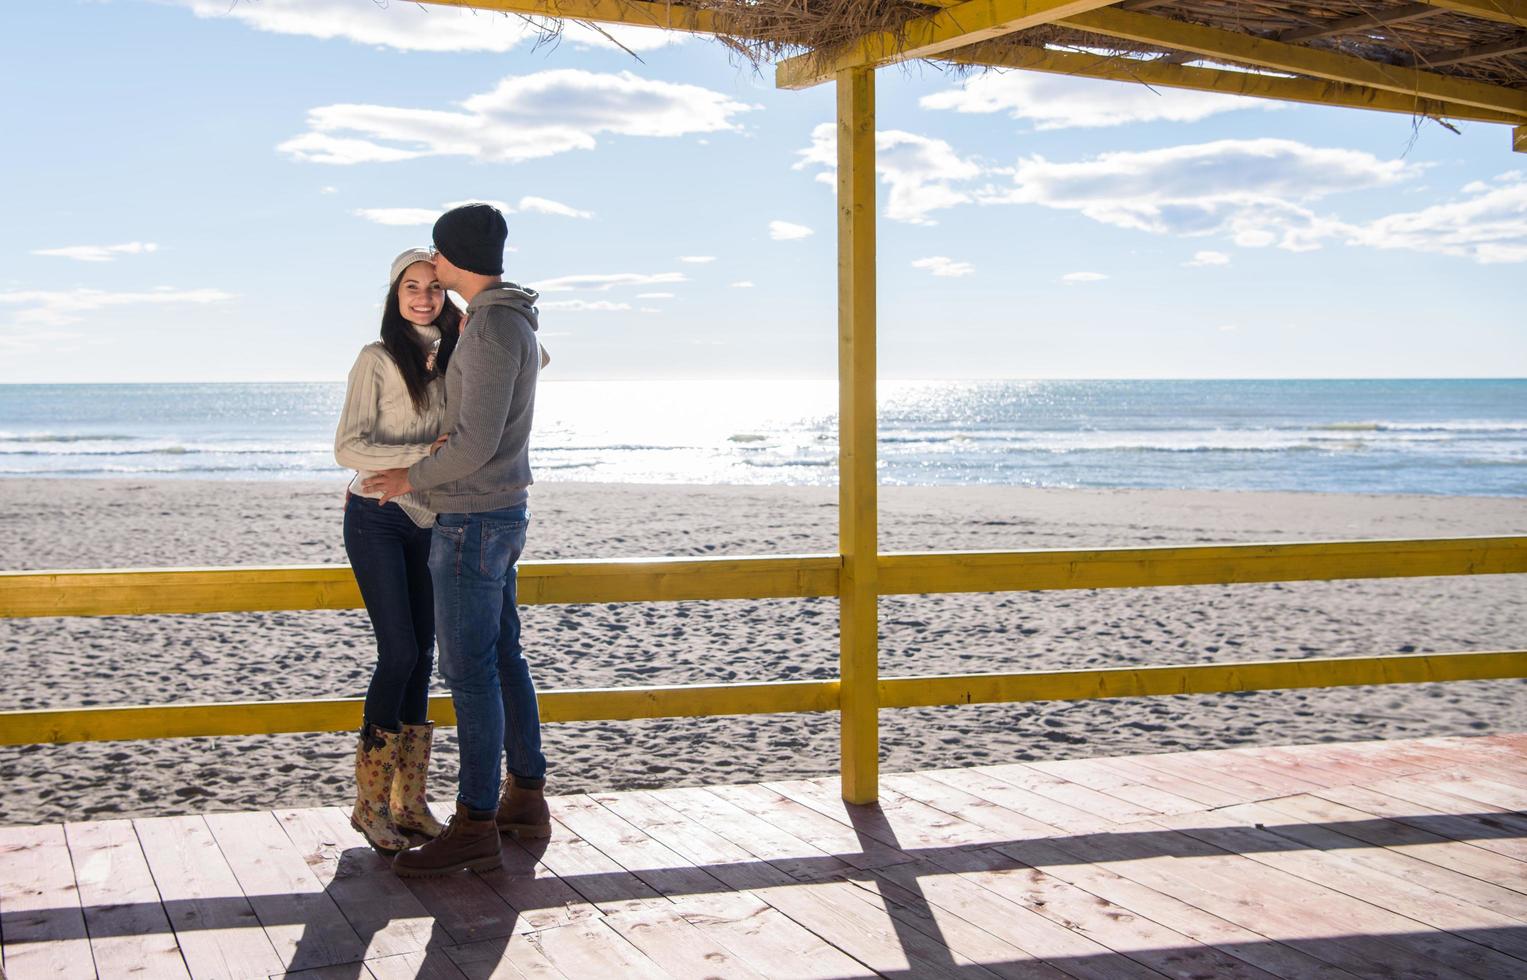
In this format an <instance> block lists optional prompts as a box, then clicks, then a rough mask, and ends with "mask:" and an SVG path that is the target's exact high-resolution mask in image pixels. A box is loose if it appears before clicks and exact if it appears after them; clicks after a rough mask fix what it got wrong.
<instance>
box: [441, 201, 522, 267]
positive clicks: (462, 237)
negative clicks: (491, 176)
mask: <svg viewBox="0 0 1527 980" xmlns="http://www.w3.org/2000/svg"><path fill="white" fill-rule="evenodd" d="M433 234H434V239H435V249H436V250H437V251H439V253H440V254H441V255H444V256H445V257H446V258H447V259H449V260H450V262H451V265H454V266H455V267H456V268H458V269H462V270H464V271H466V272H475V273H477V274H478V275H480V276H501V275H503V274H504V239H506V238H508V237H509V226H508V225H506V224H504V216H503V215H502V214H501V213H499V210H498V208H496V207H494V206H493V205H491V204H463V205H462V206H461V207H459V208H452V209H451V210H449V211H447V212H446V213H445V214H442V215H441V216H440V218H439V219H438V220H437V221H436V222H435V230H434V233H433Z"/></svg>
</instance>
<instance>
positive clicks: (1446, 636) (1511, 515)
mask: <svg viewBox="0 0 1527 980" xmlns="http://www.w3.org/2000/svg"><path fill="white" fill-rule="evenodd" d="M341 487H342V481H335V482H333V483H295V482H261V483H254V482H243V483H240V482H194V481H181V480H174V481H159V482H153V481H138V480H110V481H88V480H43V479H10V480H4V481H0V522H3V532H4V540H5V556H4V561H3V567H4V568H6V569H10V570H18V569H39V568H92V567H144V566H167V565H236V564H271V563H307V562H343V561H344V560H345V557H344V552H343V549H342V546H341V542H340V503H341ZM532 510H533V512H534V518H533V524H532V528H531V533H530V542H529V547H528V549H527V552H526V558H528V559H552V558H588V557H603V558H608V557H621V556H650V555H664V554H667V555H750V554H791V553H804V552H830V551H833V550H835V542H836V514H837V510H836V492H835V490H833V489H832V488H808V487H728V486H710V487H688V486H633V485H598V484H577V483H562V484H542V485H539V486H537V487H536V489H535V491H534V494H533V498H532ZM881 515H882V516H881V544H882V548H883V549H884V550H914V549H962V548H1035V547H1084V546H1108V545H1156V544H1160V545H1166V544H1195V543H1211V542H1235V541H1297V540H1315V539H1333V538H1380V537H1406V536H1451V535H1471V534H1522V533H1527V500H1522V499H1509V498H1462V497H1422V496H1370V495H1355V494H1354V495H1322V494H1270V493H1267V494H1264V493H1231V492H1181V491H1139V490H1112V491H1075V490H1030V489H1017V488H1009V487H960V488H947V487H945V488H931V487H930V488H887V489H884V490H883V491H882V503H881ZM523 615H524V621H525V633H526V644H527V654H528V656H529V657H530V658H531V661H532V664H533V665H534V669H535V671H536V677H537V681H538V683H539V684H540V686H541V687H543V688H573V687H592V686H619V685H635V684H684V683H697V682H718V681H729V680H771V679H789V678H818V677H830V676H833V675H834V674H836V671H837V666H836V658H837V645H836V634H835V624H836V607H835V603H834V602H832V601H830V600H770V601H756V602H746V601H745V602H730V603H721V602H689V603H677V604H673V603H670V604H631V605H589V606H542V607H534V608H527V609H525V610H523ZM881 628H882V633H883V640H882V659H881V670H882V672H883V673H884V674H887V675H910V674H932V673H959V672H973V671H982V670H1011V669H1018V668H1028V669H1052V668H1064V667H1082V666H1093V665H1096V666H1119V665H1127V664H1165V663H1195V662H1207V661H1213V660H1221V661H1223V660H1235V659H1264V658H1275V657H1307V656H1349V655H1363V654H1382V653H1396V652H1410V651H1429V650H1438V651H1441V650H1470V649H1472V650H1487V649H1514V648H1519V647H1521V646H1522V644H1523V641H1524V638H1527V577H1524V576H1481V577H1469V578H1449V579H1414V580H1395V581H1352V582H1335V583H1293V584H1286V585H1280V584H1273V585H1253V586H1235V587H1194V588H1172V589H1156V590H1126V591H1108V592H1063V593H1062V592H1057V593H1022V594H1003V595H973V596H929V597H905V598H888V599H884V600H882V603H881ZM371 659H372V648H371V634H370V629H369V625H368V624H367V622H366V619H365V615H364V613H363V612H361V611H358V610H357V611H351V612H278V613H263V614H238V615H233V614H227V615H206V616H146V617H136V618H132V617H111V618H100V619H34V620H7V621H0V671H3V676H4V677H5V678H6V679H7V683H6V684H5V685H4V689H3V693H0V708H3V709H15V708H43V707H58V706H68V705H89V704H131V703H164V702H189V701H217V700H224V701H231V700H244V699H272V698H297V697H334V696H346V697H352V696H359V695H360V694H362V693H363V691H364V687H365V684H366V680H367V678H368V676H369V670H370V664H371ZM437 686H438V685H437ZM881 724H882V753H883V760H884V763H883V764H884V766H885V767H886V768H887V769H888V770H908V769H919V768H930V767H938V766H954V765H976V764H981V763H987V762H996V761H1009V760H1025V759H1045V758H1066V757H1080V756H1091V755H1107V754H1119V753H1129V752H1151V751H1163V750H1187V749H1195V748H1207V747H1214V746H1226V745H1244V744H1252V743H1264V744H1286V743H1295V742H1312V741H1326V740H1350V739H1363V738H1403V737H1410V736H1421V735H1455V734H1473V733H1482V732H1504V731H1522V730H1527V683H1524V682H1522V681H1498V682H1494V681H1492V682H1469V683H1458V684H1448V685H1414V686H1396V687H1388V688H1357V689H1346V690H1333V691H1297V692H1266V693H1252V694H1245V695H1236V696H1232V695H1222V696H1207V697H1170V698H1155V699H1127V700H1116V701H1096V702H1077V703H1042V704H1032V705H992V706H976V707H958V708H941V709H919V710H904V711H887V712H884V713H883V714H882V719H881ZM442 734H443V738H442V739H441V740H440V743H439V744H438V747H437V753H438V761H437V764H436V766H435V773H434V786H433V795H436V796H438V797H440V798H449V797H450V796H451V795H452V794H453V776H454V771H455V761H454V757H455V746H454V742H453V740H452V733H451V732H449V731H446V732H443V733H442ZM352 750H353V736H351V735H349V734H342V733H336V734H319V735H290V736H269V737H246V738H223V739H189V740H179V741H158V742H131V743H103V744H84V745H65V746H25V747H20V748H4V749H0V779H3V781H4V785H5V787H6V790H7V791H6V792H5V793H4V794H0V823H8V824H14V823H37V822H44V821H57V820H67V819H92V818H95V819H99V818H104V817H107V816H123V815H132V816H137V815H149V814H172V813H185V812H193V811H209V810H239V809H250V808H257V807H265V806H273V805H286V806H305V805H312V804H321V803H338V802H342V801H343V800H344V799H345V798H346V795H347V793H348V791H349V786H350V774H349V767H350V760H351V753H352ZM546 750H547V755H548V757H549V759H550V760H551V763H552V767H553V771H552V773H551V784H550V786H549V790H550V791H552V792H556V793H570V792H578V791H584V790H595V789H625V788H635V787H648V786H677V785H693V784H700V783H714V782H735V781H754V780H764V779H774V778H787V777H799V776H812V775H820V774H823V773H827V772H830V771H832V770H833V769H834V768H835V764H836V761H835V760H836V751H837V725H836V717H835V716H832V715H784V716H752V717H745V718H719V719H692V720H655V721H645V722H629V723H607V724H606V723H587V724H566V725H554V726H549V727H548V728H547V730H546Z"/></svg>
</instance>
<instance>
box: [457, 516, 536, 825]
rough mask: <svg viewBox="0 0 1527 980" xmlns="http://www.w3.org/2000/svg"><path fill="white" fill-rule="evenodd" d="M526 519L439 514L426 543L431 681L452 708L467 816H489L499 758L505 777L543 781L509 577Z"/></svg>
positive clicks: (494, 804)
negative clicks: (435, 674)
mask: <svg viewBox="0 0 1527 980" xmlns="http://www.w3.org/2000/svg"><path fill="white" fill-rule="evenodd" d="M529 523H530V512H529V511H528V510H527V509H526V508H524V507H509V508H506V509H504V510H494V511H488V512H486V513H482V514H441V515H440V516H439V518H438V520H437V522H436V524H435V534H434V539H433V540H432V541H431V543H430V552H429V569H430V574H431V575H432V576H433V578H434V581H435V619H436V623H437V627H436V629H437V633H438V636H439V642H440V676H442V677H444V678H445V682H446V684H447V685H448V686H449V687H450V689H451V700H452V701H453V702H454V703H455V705H456V735H457V741H458V743H459V745H460V748H461V771H460V774H459V775H458V777H457V779H458V782H459V791H458V794H457V799H458V800H459V801H460V802H461V803H463V804H465V805H466V806H467V807H468V808H470V809H473V810H492V809H494V808H495V807H497V806H498V790H499V750H500V748H502V750H503V752H504V754H505V756H506V757H507V759H508V766H509V774H510V775H511V776H519V777H520V778H522V779H541V778H544V777H545V775H546V757H545V756H543V755H542V754H541V713H540V709H539V708H538V707H537V705H536V689H535V683H534V682H533V681H531V679H530V665H529V664H527V663H526V662H525V656H524V651H523V649H522V648H521V646H520V613H519V609H518V608H517V606H516V604H515V599H516V595H515V584H516V569H515V567H514V566H515V562H517V561H519V560H520V552H521V551H523V550H524V549H525V528H526V526H527V525H528V524H529Z"/></svg>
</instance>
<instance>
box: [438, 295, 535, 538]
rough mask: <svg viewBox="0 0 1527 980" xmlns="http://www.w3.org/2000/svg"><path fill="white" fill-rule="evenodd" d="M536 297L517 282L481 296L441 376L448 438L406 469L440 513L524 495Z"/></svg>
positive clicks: (478, 508) (493, 505)
mask: <svg viewBox="0 0 1527 980" xmlns="http://www.w3.org/2000/svg"><path fill="white" fill-rule="evenodd" d="M537 298H538V294H537V293H536V291H535V290H533V289H525V288H522V287H520V286H516V285H515V284H514V283H508V282H506V283H499V284H498V285H496V286H490V287H489V288H487V289H485V290H483V291H482V292H480V293H478V294H477V296H476V297H474V298H473V300H472V302H471V304H470V305H468V306H467V317H466V320H465V321H464V322H463V323H462V326H461V339H460V340H458V341H457V342H456V350H455V352H454V353H452V355H451V363H450V366H449V367H447V368H446V370H445V431H446V432H448V433H450V440H449V441H448V442H446V444H445V445H444V446H441V447H440V449H439V451H438V452H436V453H435V454H434V455H433V456H426V457H425V458H424V459H421V460H419V462H417V463H415V464H414V465H412V466H410V467H409V468H408V482H409V483H410V484H411V485H412V486H413V488H414V489H415V490H420V491H423V492H422V493H421V494H420V496H422V497H423V500H424V504H425V506H427V507H428V508H429V509H430V510H432V511H434V512H435V513H437V514H476V513H481V512H483V511H488V510H499V509H500V508H504V507H515V506H518V505H520V504H523V503H525V501H526V499H527V498H528V497H529V493H528V492H527V489H526V488H527V487H529V486H530V484H531V482H532V481H531V478H530V421H531V416H532V414H533V413H534V411H535V397H536V375H537V374H538V373H539V372H540V368H541V356H540V349H539V348H538V347H537V345H536V335H535V332H536V328H537V327H538V326H539V323H538V321H537V314H536V308H535V301H536V299H537Z"/></svg>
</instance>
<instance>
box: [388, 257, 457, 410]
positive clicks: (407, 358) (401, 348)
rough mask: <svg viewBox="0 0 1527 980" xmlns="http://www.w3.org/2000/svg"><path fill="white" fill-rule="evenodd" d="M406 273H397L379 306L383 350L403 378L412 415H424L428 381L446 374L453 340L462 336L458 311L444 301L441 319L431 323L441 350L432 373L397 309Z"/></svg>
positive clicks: (452, 349)
mask: <svg viewBox="0 0 1527 980" xmlns="http://www.w3.org/2000/svg"><path fill="white" fill-rule="evenodd" d="M407 272H408V270H407V269H404V270H403V272H400V273H398V278H396V279H394V280H393V281H392V285H391V286H390V287H388V289H387V299H386V301H384V302H383V303H382V346H383V347H385V348H387V353H388V354H390V355H391V356H392V360H393V363H394V364H396V365H397V366H398V373H399V374H401V375H403V384H404V386H405V387H406V388H408V398H409V400H410V401H412V402H413V403H414V411H416V412H423V411H424V410H425V409H427V408H429V383H430V380H431V379H432V378H438V377H440V376H442V375H444V374H445V368H446V365H447V364H449V363H450V362H451V352H452V351H454V350H455V349H456V339H457V337H458V336H459V334H460V332H461V310H459V309H457V307H456V304H455V303H453V302H451V298H450V296H446V297H445V303H444V305H443V306H441V307H440V315H439V316H437V317H435V321H434V325H435V326H437V327H439V328H440V347H439V348H438V349H437V350H436V351H435V365H434V369H433V370H431V369H430V367H429V366H428V357H429V355H428V353H427V352H426V351H425V349H424V347H423V346H422V345H421V344H420V343H419V341H418V340H417V339H416V337H415V334H414V324H412V323H410V322H409V320H408V319H407V318H406V317H404V316H403V310H402V308H401V307H400V306H399V305H398V286H400V285H401V284H402V282H403V276H404V275H406V274H407Z"/></svg>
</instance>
